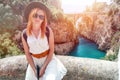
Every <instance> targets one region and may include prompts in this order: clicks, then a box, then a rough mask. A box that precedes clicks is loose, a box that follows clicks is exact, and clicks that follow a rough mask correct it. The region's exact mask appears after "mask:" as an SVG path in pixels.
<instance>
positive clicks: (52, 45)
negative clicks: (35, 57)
mask: <svg viewBox="0 0 120 80" xmlns="http://www.w3.org/2000/svg"><path fill="white" fill-rule="evenodd" d="M49 31H50V34H49V39H48V40H49V53H48V56H47V58H46V61H45V63H44V65H43V66H42V68H41V71H40V76H42V75H43V74H44V71H45V69H46V67H47V65H48V64H49V62H50V61H51V59H52V57H53V53H54V35H53V32H52V30H51V29H50V28H49ZM42 70H43V71H42Z"/></svg>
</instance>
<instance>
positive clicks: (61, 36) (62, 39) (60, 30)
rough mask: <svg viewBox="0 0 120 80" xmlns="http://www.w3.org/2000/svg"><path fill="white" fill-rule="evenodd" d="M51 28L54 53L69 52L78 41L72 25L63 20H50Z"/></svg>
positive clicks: (62, 53)
mask: <svg viewBox="0 0 120 80" xmlns="http://www.w3.org/2000/svg"><path fill="white" fill-rule="evenodd" d="M50 27H51V29H52V30H53V33H54V40H55V53H56V54H60V55H65V54H69V52H70V51H71V50H72V49H73V48H74V46H75V45H76V44H77V42H78V34H77V31H76V29H75V27H74V26H69V25H68V24H67V23H65V22H62V23H61V22H57V23H55V22H51V24H50Z"/></svg>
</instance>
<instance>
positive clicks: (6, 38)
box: [0, 32, 23, 58]
mask: <svg viewBox="0 0 120 80" xmlns="http://www.w3.org/2000/svg"><path fill="white" fill-rule="evenodd" d="M0 43H1V44H0V58H4V57H6V56H12V55H18V54H22V53H23V52H22V51H20V49H19V48H18V47H17V45H16V44H15V42H13V41H12V39H11V35H10V33H8V32H6V33H4V34H0Z"/></svg>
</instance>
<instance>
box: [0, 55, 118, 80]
mask: <svg viewBox="0 0 120 80" xmlns="http://www.w3.org/2000/svg"><path fill="white" fill-rule="evenodd" d="M57 57H58V58H59V59H60V60H61V61H62V62H63V64H64V65H65V66H66V68H67V70H68V73H67V75H66V76H65V77H64V79H63V80H118V67H117V62H111V61H104V60H98V59H89V58H77V57H71V56H57ZM26 68H27V61H26V58H25V56H24V55H21V56H13V57H9V58H4V59H0V80H24V77H25V71H26Z"/></svg>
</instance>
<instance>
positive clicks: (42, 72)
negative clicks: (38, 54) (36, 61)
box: [39, 67, 45, 77]
mask: <svg viewBox="0 0 120 80" xmlns="http://www.w3.org/2000/svg"><path fill="white" fill-rule="evenodd" d="M39 73H40V74H39V76H40V77H42V76H43V74H44V73H45V68H44V67H41V68H40V72H39Z"/></svg>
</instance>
